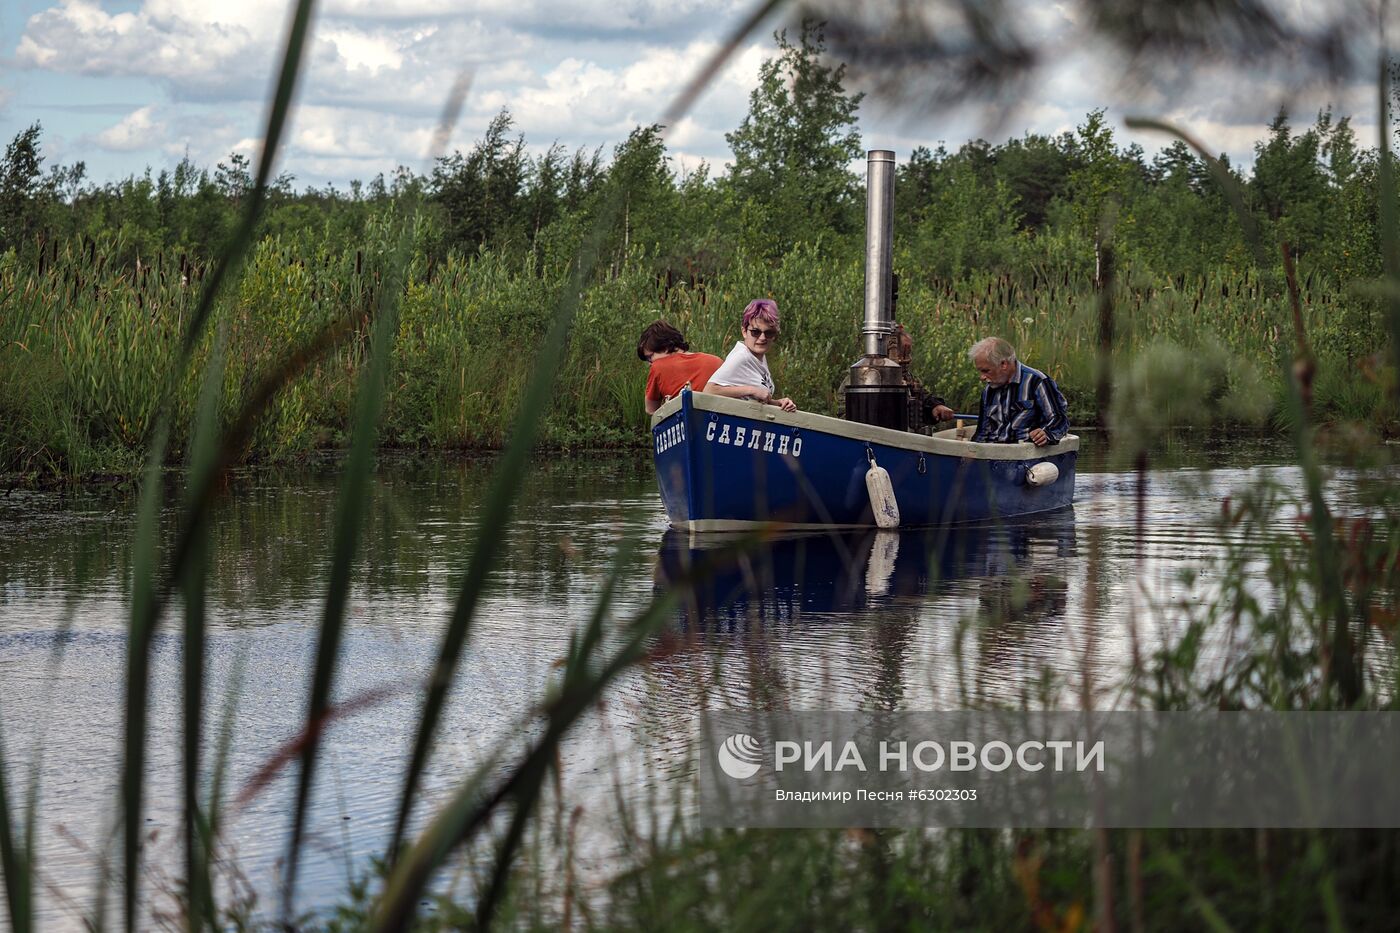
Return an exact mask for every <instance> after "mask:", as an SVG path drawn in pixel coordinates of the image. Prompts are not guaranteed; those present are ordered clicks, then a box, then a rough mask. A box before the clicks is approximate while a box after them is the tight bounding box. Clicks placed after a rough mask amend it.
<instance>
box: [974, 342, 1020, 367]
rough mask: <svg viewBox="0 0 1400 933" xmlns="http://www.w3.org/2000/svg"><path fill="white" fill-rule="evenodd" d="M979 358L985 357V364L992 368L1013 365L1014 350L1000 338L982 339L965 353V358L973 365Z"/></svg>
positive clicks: (1014, 359)
mask: <svg viewBox="0 0 1400 933" xmlns="http://www.w3.org/2000/svg"><path fill="white" fill-rule="evenodd" d="M981 356H985V357H986V358H987V362H988V363H991V364H992V365H993V366H999V365H1000V364H1002V363H1006V362H1011V363H1014V362H1016V348H1015V347H1013V346H1012V345H1011V344H1009V343H1007V342H1006V341H1005V340H1002V339H1001V338H1000V337H983V338H982V339H981V340H979V341H977V342H976V343H974V344H973V345H972V348H971V349H970V350H968V351H967V358H968V359H970V360H972V362H974V363H976V362H977V358H978V357H981Z"/></svg>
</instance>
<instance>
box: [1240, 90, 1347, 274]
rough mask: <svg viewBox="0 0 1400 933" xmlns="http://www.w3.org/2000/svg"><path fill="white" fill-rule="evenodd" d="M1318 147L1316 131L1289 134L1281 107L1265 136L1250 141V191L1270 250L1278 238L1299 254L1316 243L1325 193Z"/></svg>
mask: <svg viewBox="0 0 1400 933" xmlns="http://www.w3.org/2000/svg"><path fill="white" fill-rule="evenodd" d="M1329 123H1330V118H1329ZM1321 148H1322V147H1321V140H1320V139H1319V137H1318V133H1317V130H1315V129H1309V130H1307V131H1306V132H1304V133H1301V134H1299V135H1297V136H1294V135H1293V131H1292V127H1291V126H1290V125H1289V122H1288V111H1287V110H1280V111H1279V112H1278V116H1276V117H1274V121H1273V122H1272V123H1271V124H1269V137H1268V139H1267V140H1264V141H1261V142H1257V143H1255V144H1254V177H1253V179H1252V180H1251V182H1250V192H1251V195H1252V200H1253V202H1254V205H1255V207H1256V209H1257V210H1258V211H1259V212H1260V213H1262V214H1263V215H1264V223H1263V229H1262V233H1263V234H1264V236H1265V243H1266V246H1269V248H1270V253H1271V254H1276V250H1277V244H1278V243H1281V242H1286V243H1288V244H1289V246H1290V247H1291V248H1292V249H1293V250H1294V252H1295V253H1296V254H1297V255H1299V256H1301V255H1305V254H1307V253H1309V252H1311V251H1313V250H1314V249H1316V248H1317V247H1318V246H1319V245H1321V242H1322V236H1323V230H1324V225H1323V214H1324V211H1325V205H1326V202H1327V199H1328V197H1329V192H1328V185H1327V178H1326V177H1325V176H1324V174H1323V168H1322V164H1321V161H1320V157H1321Z"/></svg>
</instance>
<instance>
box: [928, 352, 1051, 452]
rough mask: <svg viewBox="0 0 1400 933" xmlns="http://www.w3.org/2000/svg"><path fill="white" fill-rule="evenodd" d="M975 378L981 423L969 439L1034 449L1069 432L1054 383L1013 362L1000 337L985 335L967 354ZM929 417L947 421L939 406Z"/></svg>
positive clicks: (947, 415) (946, 409)
mask: <svg viewBox="0 0 1400 933" xmlns="http://www.w3.org/2000/svg"><path fill="white" fill-rule="evenodd" d="M967 355H968V358H969V359H971V360H972V365H973V366H975V367H976V368H977V375H978V376H979V377H981V379H982V383H983V385H984V388H983V389H982V420H981V421H980V422H979V423H978V425H977V433H976V434H974V435H973V436H972V439H973V440H974V441H983V442H988V443H993V444H1012V443H1015V442H1017V441H1030V442H1031V443H1032V444H1035V446H1037V447H1044V446H1045V445H1046V444H1054V443H1058V442H1059V440H1060V438H1062V437H1064V436H1065V435H1066V434H1068V433H1069V415H1068V413H1067V412H1066V410H1065V397H1064V394H1063V393H1062V392H1060V387H1059V386H1057V385H1055V380H1053V379H1051V378H1050V377H1049V376H1047V375H1045V374H1044V373H1043V372H1041V371H1040V370H1038V369H1031V368H1030V367H1029V366H1027V365H1026V364H1025V363H1021V362H1018V361H1017V359H1016V348H1015V347H1013V346H1011V344H1009V343H1007V342H1006V341H1005V340H1002V339H1001V338H1000V337H987V338H986V339H984V340H979V341H977V342H976V343H975V344H973V345H972V349H970V350H968V351H967ZM933 414H934V417H936V418H940V419H946V418H951V417H953V410H952V409H951V408H949V407H947V406H946V405H940V406H938V408H935V409H934V411H933Z"/></svg>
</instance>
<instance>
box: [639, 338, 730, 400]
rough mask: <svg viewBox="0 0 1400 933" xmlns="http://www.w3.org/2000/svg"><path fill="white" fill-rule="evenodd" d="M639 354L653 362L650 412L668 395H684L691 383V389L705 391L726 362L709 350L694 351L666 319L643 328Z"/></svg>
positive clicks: (648, 395)
mask: <svg viewBox="0 0 1400 933" xmlns="http://www.w3.org/2000/svg"><path fill="white" fill-rule="evenodd" d="M637 357H638V358H639V359H641V360H642V361H643V362H645V363H650V364H651V372H650V374H648V375H647V388H646V402H647V414H651V413H652V412H654V411H656V410H657V409H658V408H660V407H661V404H662V403H663V402H665V401H666V400H667V399H668V398H672V397H674V396H677V395H680V394H681V389H683V388H685V386H686V385H687V384H688V385H689V386H690V389H691V391H692V392H701V391H704V388H705V383H706V382H709V381H710V376H712V375H714V371H715V370H716V369H719V364H720V363H722V362H723V360H721V359H720V358H719V357H717V356H711V355H710V354H708V353H691V352H690V344H688V343H686V342H685V335H684V334H682V333H681V332H680V331H678V330H676V329H675V328H674V327H672V326H671V325H670V324H667V323H666V322H665V321H657V322H655V323H653V324H650V325H648V326H647V329H646V330H644V331H642V336H641V338H640V339H638V340H637Z"/></svg>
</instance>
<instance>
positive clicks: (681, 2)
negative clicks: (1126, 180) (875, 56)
mask: <svg viewBox="0 0 1400 933" xmlns="http://www.w3.org/2000/svg"><path fill="white" fill-rule="evenodd" d="M1277 2H1285V0H1277ZM1289 2H1291V0H1289ZM51 3H52V5H50V6H48V8H47V9H44V10H42V11H41V12H39V13H37V14H35V15H34V16H31V17H30V18H29V20H28V21H27V23H26V24H25V28H24V31H23V34H22V36H21V38H20V39H19V42H18V45H17V47H15V48H14V53H13V61H14V63H16V64H17V65H19V66H20V67H22V68H26V69H28V70H29V71H30V75H29V76H28V77H27V78H26V79H25V81H26V83H25V94H24V95H23V96H22V97H21V98H20V101H21V102H22V101H23V100H25V99H26V98H29V97H31V96H32V95H31V94H30V90H31V89H37V88H42V87H43V86H44V82H46V81H50V80H52V79H53V76H54V75H57V74H65V75H79V76H89V77H90V78H92V79H97V80H99V81H100V80H101V79H104V78H108V77H126V78H131V79H136V80H135V81H133V82H129V83H128V84H127V86H131V84H139V82H140V81H141V80H142V79H144V80H146V81H149V82H154V84H155V85H156V86H157V87H158V88H159V90H160V91H161V92H163V96H161V97H160V98H159V99H155V100H148V101H141V100H140V99H139V98H138V99H137V100H136V101H131V100H130V98H128V99H127V106H126V107H125V108H124V109H123V110H122V111H117V112H125V111H126V110H129V109H130V107H131V105H132V104H136V103H144V104H146V106H142V107H140V108H139V109H137V110H136V111H135V112H132V113H128V115H127V116H126V117H125V118H124V119H122V120H121V121H120V122H119V123H117V124H116V125H115V126H111V127H108V128H107V129H105V130H103V131H101V132H100V133H98V134H96V135H95V136H88V137H86V139H87V141H88V142H89V143H90V144H94V145H97V146H101V147H104V148H107V149H111V150H121V151H133V150H139V149H142V148H152V149H156V148H159V149H160V150H162V151H165V152H170V153H175V154H183V153H184V152H185V151H186V150H188V151H189V153H190V155H191V158H193V159H194V160H195V161H196V162H197V163H199V164H202V165H210V166H212V165H213V164H214V163H215V162H217V161H218V160H220V159H223V158H225V157H226V156H227V154H228V152H229V151H230V150H231V149H234V148H235V147H238V146H243V147H245V148H247V147H252V148H253V149H255V148H256V146H257V138H258V136H259V135H260V134H261V132H262V120H263V119H265V107H266V101H267V98H268V95H269V89H270V87H271V84H272V81H273V79H274V70H275V67H276V58H277V56H278V54H279V53H280V50H281V43H282V40H283V36H284V33H285V30H286V26H287V16H288V2H287V0H239V2H229V0H141V2H140V3H139V5H137V6H136V8H135V9H133V10H129V11H124V12H111V11H109V9H107V7H105V6H104V3H110V0H51ZM1013 5H1014V6H1015V9H1016V10H1017V11H1018V15H1021V14H1024V16H1023V19H1022V20H1020V21H1019V22H1021V24H1022V25H1023V26H1024V28H1025V31H1028V32H1033V33H1034V34H1035V36H1036V37H1037V38H1038V39H1041V40H1044V41H1050V42H1052V43H1059V44H1058V46H1057V48H1056V49H1055V50H1052V53H1051V54H1050V55H1049V56H1047V65H1048V67H1047V68H1046V69H1045V70H1043V71H1042V72H1041V73H1039V74H1038V75H1037V76H1036V80H1035V81H1034V82H1033V83H1032V84H1031V85H1030V86H1029V87H1027V88H1026V89H1025V90H1026V93H1025V94H1024V95H1023V96H1022V97H1021V98H1020V99H1019V100H1017V101H1016V103H1017V106H1016V107H1015V108H1014V109H999V108H997V107H988V106H985V104H984V103H978V104H975V105H969V106H965V107H963V108H962V109H954V110H951V111H943V112H940V113H937V114H933V115H930V114H928V113H926V112H923V113H921V112H919V111H918V110H917V107H909V106H904V107H903V109H899V108H897V107H895V106H893V105H891V103H890V102H889V101H881V100H878V99H876V98H874V97H871V98H867V100H866V102H865V104H863V105H862V108H861V129H862V131H863V132H864V134H865V136H866V142H867V144H868V146H870V147H881V148H884V147H890V146H893V147H895V148H896V149H897V151H899V152H900V154H901V155H906V154H907V153H908V151H909V150H910V149H912V148H913V147H914V146H915V145H929V146H933V145H936V144H937V143H938V141H939V140H946V142H947V144H948V146H949V148H952V149H956V148H957V147H958V146H959V145H961V143H962V142H963V141H964V140H965V139H967V138H969V137H975V136H983V137H985V138H988V139H990V140H992V141H994V142H998V141H1001V140H1003V139H1005V138H1006V137H1007V136H1020V135H1021V134H1022V133H1023V132H1025V131H1027V130H1029V131H1032V132H1041V133H1056V132H1059V131H1063V130H1072V129H1073V127H1074V125H1075V124H1077V123H1080V122H1082V121H1083V118H1084V114H1085V113H1086V112H1088V111H1089V110H1091V109H1093V108H1095V107H1101V106H1102V107H1108V108H1109V118H1110V120H1112V121H1114V124H1115V126H1116V127H1121V124H1120V123H1119V122H1118V121H1119V120H1120V119H1121V117H1122V116H1124V115H1126V114H1130V113H1140V114H1144V115H1158V116H1165V117H1167V118H1169V119H1172V120H1174V121H1177V122H1179V123H1180V124H1181V125H1182V126H1183V127H1184V128H1186V129H1190V130H1192V131H1193V132H1196V133H1198V134H1200V135H1201V136H1202V137H1203V138H1204V139H1206V141H1207V143H1208V144H1209V145H1211V146H1213V147H1218V148H1222V149H1227V150H1228V151H1230V152H1231V154H1232V157H1237V156H1244V157H1246V158H1247V157H1248V155H1249V154H1250V152H1251V149H1252V143H1253V142H1254V141H1255V140H1257V139H1259V138H1260V137H1261V136H1262V135H1263V129H1264V126H1265V125H1266V124H1267V122H1268V120H1269V119H1270V118H1271V117H1272V116H1273V113H1274V112H1275V111H1276V110H1277V107H1278V104H1279V103H1280V102H1282V101H1285V100H1286V101H1290V102H1291V103H1292V104H1293V113H1294V115H1295V117H1294V122H1295V125H1299V126H1301V125H1306V124H1307V123H1310V122H1311V120H1312V116H1313V114H1314V113H1315V112H1316V110H1317V109H1318V108H1319V107H1321V106H1323V105H1325V104H1326V103H1328V102H1329V101H1330V102H1333V103H1335V104H1336V105H1337V109H1338V110H1339V111H1340V112H1341V113H1351V114H1355V115H1356V120H1355V122H1356V123H1357V133H1358V138H1359V139H1360V140H1362V141H1363V143H1364V141H1365V140H1367V139H1368V138H1374V130H1373V124H1374V116H1373V114H1374V111H1375V109H1376V108H1375V102H1374V89H1368V88H1366V87H1364V86H1358V87H1350V88H1343V89H1334V90H1331V91H1328V90H1326V89H1317V88H1298V87H1291V86H1289V85H1288V83H1287V80H1286V78H1287V72H1286V70H1285V69H1286V68H1287V64H1286V63H1285V64H1284V65H1283V66H1281V67H1280V69H1279V73H1278V74H1271V75H1263V74H1251V75H1248V76H1246V78H1247V83H1240V80H1241V79H1240V76H1238V75H1236V76H1235V78H1234V79H1233V83H1230V82H1227V81H1226V79H1224V78H1222V77H1220V76H1218V75H1213V74H1212V75H1197V76H1195V78H1196V80H1194V81H1183V82H1180V83H1177V84H1168V83H1165V82H1160V81H1159V82H1157V83H1143V84H1139V85H1136V86H1131V87H1124V86H1122V82H1121V81H1119V80H1118V77H1117V76H1118V75H1119V74H1120V73H1121V71H1122V68H1123V63H1122V62H1121V61H1116V60H1115V59H1114V58H1113V56H1112V55H1110V54H1108V53H1107V50H1105V49H1103V48H1101V47H1094V46H1090V45H1085V44H1083V43H1080V42H1079V41H1078V40H1077V38H1076V37H1075V36H1073V32H1074V30H1075V29H1076V28H1077V27H1076V25H1075V23H1076V20H1077V19H1082V14H1083V7H1082V4H1081V3H1076V2H1073V0H1059V2H1055V3H1044V2H1038V0H1018V2H1016V3H1014V4H1013ZM750 9H751V5H750V3H749V2H748V0H323V2H322V3H321V4H320V5H319V6H318V14H317V19H316V21H315V33H314V37H313V40H312V43H311V46H310V47H309V49H308V58H307V67H306V69H305V72H304V74H303V78H302V82H301V87H300V89H299V98H298V100H299V107H298V109H297V110H296V111H294V114H293V118H292V123H291V126H290V129H289V132H288V134H287V136H286V149H285V152H284V154H283V157H282V161H283V162H284V163H285V165H286V167H287V169H288V170H289V171H292V172H293V173H294V174H296V175H298V177H300V178H302V179H303V180H306V181H311V180H316V181H320V180H324V179H327V178H338V179H340V180H342V181H343V180H345V179H346V178H348V177H352V176H359V177H361V178H364V177H372V176H373V175H374V174H375V173H377V172H379V171H392V169H393V167H394V166H396V165H398V164H406V165H411V166H414V167H417V166H420V165H421V164H422V159H423V157H424V152H425V150H426V148H427V146H428V139H429V137H430V136H431V134H432V132H433V128H434V126H435V124H436V122H437V120H438V117H439V114H440V112H441V109H442V106H443V103H444V101H445V100H446V99H447V97H448V95H449V91H450V88H451V87H452V85H453V83H454V82H455V81H456V80H457V77H458V76H459V75H460V74H461V73H463V72H464V71H465V72H467V73H469V74H470V76H471V79H472V81H471V90H470V94H469V95H468V98H467V100H466V103H465V106H464V110H463V113H462V117H461V120H460V122H459V124H458V127H457V129H456V131H455V133H454V134H453V138H452V139H451V140H450V141H449V150H451V149H454V148H466V147H468V146H470V145H471V143H472V142H473V141H474V140H475V139H477V138H479V137H480V136H481V134H482V132H483V131H484V129H485V127H486V125H487V124H488V122H489V121H490V119H491V118H492V117H493V116H494V115H495V114H496V113H497V112H499V110H500V109H501V108H502V107H505V108H508V109H509V110H510V111H511V113H512V115H513V116H514V118H515V127H516V131H518V132H520V133H523V134H524V136H525V138H526V140H527V143H528V145H529V146H530V148H531V150H532V151H534V152H540V151H542V150H543V149H545V148H546V147H548V146H549V145H550V144H551V143H553V142H555V141H556V140H557V141H558V142H560V143H562V144H563V145H564V146H565V147H566V148H567V149H570V150H573V149H574V148H577V147H581V146H582V147H587V148H589V149H591V148H592V147H594V146H597V145H600V144H601V145H605V146H607V147H611V146H612V145H615V144H617V143H620V142H621V141H622V140H623V139H625V137H626V135H627V133H628V132H630V131H631V130H632V128H633V127H635V126H637V125H639V124H648V123H651V122H653V121H655V120H658V119H659V118H660V117H661V115H662V112H663V110H664V108H665V107H666V106H667V105H668V104H669V103H670V102H671V101H673V100H674V99H675V97H676V95H677V94H678V93H679V92H680V90H681V89H682V88H683V87H684V86H685V84H686V82H687V81H689V80H690V78H691V77H692V76H693V75H694V74H695V73H696V71H697V70H698V68H699V67H700V66H701V65H702V64H703V63H705V62H706V61H707V60H708V58H709V57H710V56H711V55H713V54H714V52H715V50H716V49H717V48H718V43H719V42H720V41H722V39H723V38H724V37H725V36H726V35H727V30H729V29H731V28H732V27H733V26H734V24H736V23H737V22H739V20H740V19H741V18H742V16H744V15H745V14H746V13H748V12H749V10H750ZM861 9H865V10H873V9H874V8H864V7H863V8H861ZM871 15H875V14H874V13H873V12H872V13H871ZM774 25H782V24H781V23H775V24H774ZM770 32H771V26H765V27H763V28H761V29H760V30H759V31H758V32H757V33H756V34H755V35H754V37H753V41H751V42H750V43H748V44H746V45H745V46H744V47H743V48H742V49H740V50H739V51H738V52H737V53H736V54H735V55H734V57H733V58H732V59H731V61H730V62H729V64H728V65H727V66H726V67H725V69H724V70H723V71H722V72H721V74H720V75H719V76H718V77H717V78H716V79H715V80H714V81H713V82H712V83H711V85H710V86H709V87H708V88H706V89H705V92H704V93H703V95H702V96H701V97H700V99H699V100H698V101H697V102H696V105H695V107H694V108H693V109H692V111H691V112H690V113H689V114H688V115H687V116H686V117H685V118H684V119H683V120H681V121H680V122H679V124H678V125H677V126H675V127H673V128H672V129H671V133H670V135H669V138H668V145H669V146H670V147H671V151H672V154H673V157H674V158H675V160H676V161H675V164H676V165H677V166H682V165H684V166H687V167H688V168H693V167H694V166H695V165H697V164H698V163H699V161H700V160H702V159H703V160H705V161H708V162H710V164H711V165H714V166H716V167H718V166H720V165H722V164H723V163H724V162H726V161H727V160H728V159H729V158H730V155H729V151H728V146H727V144H726V142H725V140H724V135H725V133H726V132H729V131H732V130H733V129H734V128H735V127H737V126H738V125H739V123H740V121H741V120H742V119H743V117H744V115H745V113H746V112H747V109H748V97H749V94H750V92H751V91H752V89H753V87H754V86H755V84H756V82H757V73H758V68H759V65H760V63H761V62H762V61H763V60H764V59H766V58H768V57H770V56H772V55H773V54H774V50H773V47H772V45H771V43H770V41H769V33H770ZM792 35H793V33H792V31H791V30H790V31H789V36H790V37H791V36H792ZM69 86H71V85H69ZM90 86H94V85H90ZM1222 88H1227V89H1228V91H1227V92H1222ZM852 89H853V90H855V89H857V88H854V87H853V88H852ZM1329 94H1330V95H1331V96H1328V95H1329ZM7 97H8V110H9V112H15V111H16V109H17V102H16V99H15V95H14V93H13V92H12V91H10V92H7V91H6V90H5V89H4V88H0V110H4V109H5V108H6V107H7V100H6V98H7ZM902 103H903V104H905V105H907V104H909V103H911V102H910V101H902ZM913 103H915V104H917V101H914V102H913ZM157 115H159V118H160V119H159V120H157ZM998 118H1004V119H1001V120H1000V122H998ZM142 120H144V121H146V122H145V123H144V124H142V123H141V122H140V121H142ZM1368 123H1369V124H1371V127H1370V132H1368V127H1367V124H1368ZM47 125H48V124H47V123H46V127H47ZM77 135H78V133H77V132H75V133H74V138H76V137H77ZM1137 138H1138V137H1130V136H1128V135H1127V134H1126V132H1125V131H1120V133H1119V139H1120V142H1123V143H1124V144H1126V142H1128V141H1129V140H1130V139H1137ZM1141 141H1142V142H1143V143H1144V145H1145V146H1146V147H1147V148H1148V149H1149V151H1153V150H1155V149H1156V148H1158V147H1159V146H1160V145H1161V144H1162V141H1161V140H1158V141H1156V143H1155V144H1154V142H1153V140H1152V139H1150V138H1148V137H1143V138H1142V139H1141ZM138 143H139V144H138ZM1236 146H1239V147H1242V151H1240V150H1237V149H1236V148H1235V147H1236ZM605 151H606V150H605ZM352 170H353V171H352ZM98 171H100V168H99V167H98V166H97V165H94V173H96V172H98ZM341 171H345V172H350V174H349V175H337V174H336V173H338V172H341Z"/></svg>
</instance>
